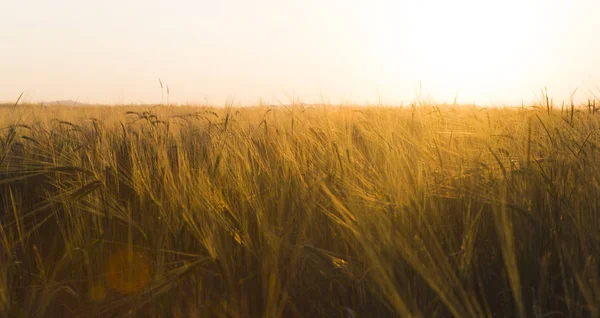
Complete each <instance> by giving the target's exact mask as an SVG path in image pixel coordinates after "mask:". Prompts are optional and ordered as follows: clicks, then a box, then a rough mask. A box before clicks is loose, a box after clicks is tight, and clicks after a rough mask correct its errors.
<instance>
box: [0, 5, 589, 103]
mask: <svg viewBox="0 0 600 318" xmlns="http://www.w3.org/2000/svg"><path fill="white" fill-rule="evenodd" d="M598 12H600V1H598V0H503V1H489V0H396V1H387V0H370V1H366V0H363V1H356V0H301V1H298V0H297V1H290V0H252V1H250V0H216V1H215V0H213V1H206V0H195V1H192V0H189V1H188V0H185V1H184V0H170V1H165V0H162V1H154V0H144V1H141V0H102V1H82V0H77V1H75V0H53V1H49V0H2V1H0V101H3V102H11V101H12V102H14V101H15V100H16V99H17V97H18V96H19V94H21V92H24V99H25V100H26V101H29V102H39V101H54V100H67V99H71V100H79V101H81V102H87V103H109V104H131V103H135V104H140V103H165V102H166V101H167V95H168V99H169V103H180V104H212V105H222V104H225V103H226V102H234V103H236V104H244V105H249V104H256V103H258V102H259V100H260V99H262V101H263V102H264V103H278V102H281V103H289V102H292V101H302V102H306V103H320V102H326V103H333V104H338V103H357V104H368V103H370V104H374V103H385V104H409V103H411V102H413V101H415V100H416V99H417V98H420V99H426V100H429V101H433V102H438V103H443V102H454V101H455V100H456V101H457V102H458V103H473V102H475V103H478V104H485V105H489V104H492V105H500V104H503V105H506V104H519V105H520V104H521V102H522V101H524V102H526V103H529V102H534V101H538V100H540V99H541V90H542V89H543V88H544V87H546V88H547V89H548V93H549V95H550V96H552V97H554V98H556V99H557V100H561V99H562V100H568V99H569V97H570V95H571V93H572V92H573V91H574V90H575V89H578V90H577V92H576V94H575V99H576V100H585V99H587V98H588V97H590V96H591V95H590V94H592V93H593V94H595V95H597V96H599V97H600V57H599V56H600V55H598V54H599V53H598V52H600V40H599V39H600V19H599V18H598V16H597V15H598ZM159 79H160V80H161V81H162V83H163V89H162V90H161V87H160V83H159ZM167 86H168V87H169V94H167V92H166V87H167Z"/></svg>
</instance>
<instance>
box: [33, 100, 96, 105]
mask: <svg viewBox="0 0 600 318" xmlns="http://www.w3.org/2000/svg"><path fill="white" fill-rule="evenodd" d="M40 104H41V105H43V106H89V105H88V104H86V103H82V102H79V101H75V100H70V99H68V100H57V101H53V102H41V103H40Z"/></svg>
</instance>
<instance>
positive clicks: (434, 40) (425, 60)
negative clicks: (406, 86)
mask: <svg viewBox="0 0 600 318" xmlns="http://www.w3.org/2000/svg"><path fill="white" fill-rule="evenodd" d="M563 9H564V4H563ZM558 11H559V10H558V6H557V4H556V3H554V4H553V3H552V2H551V1H550V2H541V1H520V0H508V1H481V0H453V1H446V0H420V1H409V2H404V3H399V4H396V5H395V8H394V9H393V10H390V9H389V6H388V7H385V10H381V11H378V12H377V14H378V15H379V17H371V20H376V19H378V18H381V19H384V20H386V21H387V22H385V23H383V24H382V25H381V26H380V28H379V29H378V36H377V39H376V40H375V41H377V42H380V43H385V44H384V45H383V46H380V49H381V53H380V54H381V59H383V60H384V61H386V62H388V63H389V64H390V65H394V66H393V67H395V68H396V69H397V70H398V71H399V72H402V71H404V72H410V73H411V74H412V76H413V77H414V80H418V81H422V82H423V85H424V87H425V89H426V90H427V91H429V92H432V93H433V95H434V97H435V98H437V99H440V100H446V101H447V100H452V99H453V97H458V98H459V99H461V100H462V101H463V102H468V101H470V100H477V101H478V102H480V103H481V102H493V101H494V100H502V99H503V97H506V96H508V95H510V96H528V95H529V94H528V93H529V92H528V91H527V89H526V87H528V86H527V83H531V82H534V83H536V84H537V81H538V79H539V84H538V85H539V87H542V86H543V85H544V82H543V81H544V79H543V76H547V73H545V71H548V68H549V67H548V65H549V64H551V59H552V58H553V56H552V54H554V53H556V52H544V50H545V49H547V48H548V47H552V45H554V44H553V43H552V42H553V41H554V42H559V41H560V37H556V36H557V35H560V32H559V30H558V28H560V25H561V22H560V20H559V19H558V18H557V16H558V13H559V12H558ZM562 14H563V17H564V14H565V12H562ZM552 36H554V38H552V39H550V37H552ZM545 80H546V81H548V78H546V79H545Z"/></svg>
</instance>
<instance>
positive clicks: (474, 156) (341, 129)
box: [0, 105, 600, 317]
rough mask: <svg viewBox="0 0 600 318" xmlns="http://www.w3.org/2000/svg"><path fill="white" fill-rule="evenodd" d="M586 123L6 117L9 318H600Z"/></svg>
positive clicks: (150, 114) (73, 113)
mask: <svg viewBox="0 0 600 318" xmlns="http://www.w3.org/2000/svg"><path fill="white" fill-rule="evenodd" d="M588 110H589V109H588V108H585V107H582V108H580V109H569V110H568V111H566V110H564V111H561V110H549V109H546V108H535V107H524V108H520V107H519V108H514V109H509V108H503V109H501V108H487V109H485V108H476V107H464V108H461V107H452V106H446V107H441V106H440V107H434V106H422V107H404V108H385V107H364V108H359V107H330V106H319V107H306V106H301V105H296V106H290V107H277V108H268V107H255V108H194V107H153V108H151V107H74V108H71V107H40V106H27V105H19V106H17V107H13V106H7V107H4V108H0V129H1V130H0V316H3V315H6V316H10V317H44V316H51V317H67V316H78V317H95V316H102V317H115V316H126V315H134V316H141V317H184V316H185V317H407V316H421V317H449V316H456V317H474V316H476V317H481V316H492V315H493V316H507V317H518V316H521V317H567V316H571V317H580V316H595V317H597V316H598V315H600V305H599V304H600V277H599V276H600V215H599V211H600V165H599V164H598V161H599V160H600V152H599V147H600V134H599V130H598V129H599V128H600V117H599V116H598V115H595V114H593V113H591V112H589V111H588Z"/></svg>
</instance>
